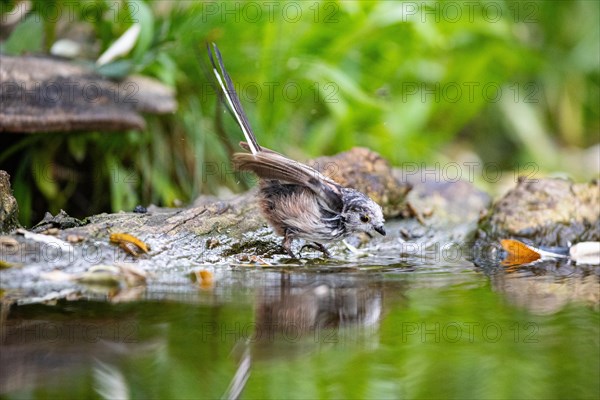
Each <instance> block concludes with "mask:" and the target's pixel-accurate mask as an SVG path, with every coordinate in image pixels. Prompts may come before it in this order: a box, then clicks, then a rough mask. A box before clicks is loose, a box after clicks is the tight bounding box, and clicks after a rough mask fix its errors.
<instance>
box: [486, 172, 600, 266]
mask: <svg viewBox="0 0 600 400" xmlns="http://www.w3.org/2000/svg"><path fill="white" fill-rule="evenodd" d="M509 238H510V239H517V240H520V241H522V242H524V243H527V244H532V245H534V246H536V247H540V246H542V247H565V248H567V247H569V246H570V245H571V244H574V243H578V242H584V241H598V240H600V184H599V182H598V181H593V182H590V183H573V182H572V181H570V180H565V179H558V178H547V179H536V180H524V179H523V180H519V182H518V183H517V186H516V187H515V188H514V189H512V190H510V191H509V192H508V193H507V194H506V195H505V196H504V197H503V198H501V199H500V200H498V201H497V202H496V203H495V204H494V206H493V208H492V209H491V210H490V212H489V213H488V214H487V215H486V217H485V218H484V219H483V220H482V221H481V223H480V229H479V230H478V232H477V240H476V242H475V246H476V247H477V248H482V249H487V250H486V251H483V252H482V254H481V257H480V259H478V260H476V261H477V262H478V263H479V264H482V265H485V264H486V263H492V264H495V263H496V261H498V258H499V243H498V242H499V241H500V240H501V239H509Z"/></svg>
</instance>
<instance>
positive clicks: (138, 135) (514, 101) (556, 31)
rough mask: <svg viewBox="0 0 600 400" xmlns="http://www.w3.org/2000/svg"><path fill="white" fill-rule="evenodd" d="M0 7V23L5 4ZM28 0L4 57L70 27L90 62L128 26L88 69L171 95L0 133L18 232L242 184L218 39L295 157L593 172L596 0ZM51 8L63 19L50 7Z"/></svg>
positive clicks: (599, 44) (263, 123)
mask: <svg viewBox="0 0 600 400" xmlns="http://www.w3.org/2000/svg"><path fill="white" fill-rule="evenodd" d="M1 4H2V12H3V16H5V15H8V14H10V13H11V12H12V8H13V7H14V6H15V2H14V1H8V2H7V1H2V3H1ZM30 4H31V11H30V12H29V14H28V16H27V17H26V18H23V19H22V20H21V22H20V23H19V24H18V25H17V26H16V27H15V28H14V30H13V31H12V33H11V34H10V35H7V37H4V41H3V42H2V44H1V47H0V49H1V51H2V52H3V53H6V54H23V53H45V52H48V51H49V49H50V48H51V46H52V44H53V43H55V42H56V41H57V40H59V39H61V38H65V37H68V38H72V39H75V40H77V41H80V42H81V43H82V44H83V46H82V49H83V51H82V52H81V53H80V55H79V57H78V61H81V60H91V61H93V60H95V59H96V58H97V57H98V56H99V55H100V54H101V53H102V52H103V51H104V50H105V49H107V48H108V47H109V46H110V45H111V44H112V43H114V41H115V40H116V39H117V38H119V37H120V36H121V35H122V34H123V33H124V32H125V31H126V30H127V29H128V28H129V27H130V26H131V25H132V23H133V22H138V23H140V25H141V34H140V37H139V39H138V41H137V43H136V47H135V48H134V49H133V50H132V51H131V52H130V53H129V54H128V55H126V56H125V57H122V58H120V59H118V60H116V61H115V62H114V63H112V64H111V65H108V66H105V68H103V69H102V70H101V71H100V72H102V73H104V74H106V75H109V76H111V77H115V78H117V79H118V78H120V77H123V76H124V75H126V74H129V73H139V74H143V75H148V76H152V77H155V78H157V79H159V80H160V81H162V82H164V83H165V84H167V85H169V86H172V87H173V88H175V90H176V93H177V100H178V102H179V106H178V110H177V112H176V113H175V114H173V115H164V116H148V117H147V128H146V130H145V131H143V132H133V131H132V132H80V133H64V134H55V133H53V134H35V135H9V134H6V133H4V134H2V136H1V137H0V146H1V147H0V168H1V169H5V170H7V171H8V172H9V173H10V174H11V176H12V185H13V189H14V192H15V195H16V197H17V200H18V202H19V205H20V210H21V221H22V223H23V224H25V225H31V224H32V223H35V222H37V221H38V220H39V219H40V218H41V217H42V216H43V213H44V212H45V211H50V212H52V213H56V212H58V211H59V210H60V209H61V208H62V209H65V210H66V211H67V212H68V213H70V214H71V215H73V216H76V217H83V216H87V215H91V214H94V213H98V212H103V211H111V210H112V211H118V210H131V209H132V208H133V207H135V206H136V205H137V204H143V205H147V204H150V203H154V204H158V205H163V206H176V205H181V204H186V203H188V202H190V201H191V200H193V199H194V198H195V197H196V196H198V195H199V194H201V193H211V194H218V195H224V194H225V193H228V192H229V191H239V190H243V189H244V188H245V187H246V186H247V185H245V184H241V185H240V184H239V182H238V181H239V178H238V177H236V175H234V174H232V173H231V168H230V166H229V153H230V152H231V150H232V149H237V142H238V141H239V140H241V139H242V135H241V132H240V131H239V130H238V129H237V127H236V126H235V124H234V123H233V121H232V120H231V118H230V117H229V116H228V115H225V114H223V107H217V105H216V103H217V102H216V96H215V93H214V89H213V88H212V86H211V84H210V83H209V79H208V77H207V75H206V70H205V68H203V65H202V64H203V63H206V62H207V56H206V50H205V43H206V42H216V43H217V44H218V45H219V47H220V49H221V51H222V53H223V57H224V61H225V64H226V66H227V68H228V70H229V73H230V74H231V76H232V78H233V80H234V82H235V83H236V85H237V88H238V91H239V94H240V97H241V100H242V103H243V105H244V107H245V108H246V112H247V114H248V116H249V119H250V121H251V123H252V125H253V127H254V129H255V131H256V133H257V136H258V138H259V141H260V142H261V144H263V145H264V146H266V147H270V148H273V149H276V150H278V151H280V152H283V153H285V154H287V155H289V156H290V157H292V158H296V159H299V160H306V159H307V158H309V157H316V156H320V155H326V154H333V153H336V152H339V151H343V150H347V149H349V148H351V147H353V146H366V147H369V148H371V149H373V150H375V151H377V152H379V153H381V154H382V155H383V156H384V157H386V158H387V159H389V160H390V162H391V163H392V164H394V165H397V166H399V167H402V166H405V167H406V166H407V165H410V167H411V168H412V167H414V166H417V167H427V168H430V169H436V170H437V174H438V175H437V176H438V177H439V179H446V178H449V179H454V178H455V176H456V172H455V171H456V170H455V169H454V170H452V171H450V170H448V169H445V166H447V165H453V168H454V166H456V165H458V166H459V169H458V171H459V174H460V175H461V177H462V178H463V179H468V180H472V181H474V182H475V184H477V185H478V186H480V187H482V188H483V189H485V190H488V191H491V192H492V193H497V192H498V190H499V189H498V187H500V186H502V184H503V183H505V184H507V185H510V184H514V178H515V176H516V175H518V174H525V175H528V176H536V177H539V176H543V175H546V174H558V175H564V176H570V177H572V178H574V179H577V180H587V179H592V178H596V177H598V163H600V161H599V160H598V159H599V155H598V154H599V152H600V147H599V144H598V143H599V141H600V139H599V136H600V115H599V113H600V100H599V97H600V88H599V83H600V82H599V70H600V69H599V64H600V54H599V52H600V50H599V49H600V31H599V29H600V28H599V24H598V20H599V18H600V8H599V3H598V2H596V1H586V0H581V1H525V2H518V1H489V2H457V1H447V2H433V1H419V2H394V1H360V2H359V1H343V2H331V1H299V2H288V3H273V2H252V3H245V2H187V1H155V2H140V1H135V2H134V1H131V2H125V1H123V2H114V1H97V0H95V1H83V0H79V1H78V2H68V1H65V2H61V1H47V0H41V1H32V2H30ZM49 7H55V8H56V9H58V10H67V9H68V10H72V13H71V12H69V13H67V12H64V15H63V17H62V18H60V19H56V18H49V17H48V12H49V10H50V8H49ZM90 10H94V11H98V12H94V13H90ZM3 36H4V35H3ZM407 163H410V164H407ZM449 163H455V164H449ZM207 165H211V166H215V165H216V166H218V168H217V171H218V172H217V173H214V172H210V173H209V169H208V168H207ZM211 168H212V167H211ZM490 168H491V169H493V170H494V171H496V170H499V171H502V173H501V174H499V175H498V174H495V173H494V174H492V175H491V176H492V177H493V178H492V177H490V175H489V174H486V173H485V171H486V170H489V169H490ZM36 171H38V173H36ZM39 171H44V173H43V174H40V173H39ZM210 171H214V169H210ZM445 173H447V174H449V176H445Z"/></svg>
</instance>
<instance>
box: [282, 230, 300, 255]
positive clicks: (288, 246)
mask: <svg viewBox="0 0 600 400" xmlns="http://www.w3.org/2000/svg"><path fill="white" fill-rule="evenodd" d="M292 240H293V239H292V238H291V237H290V236H289V235H288V234H287V232H286V233H285V234H284V235H283V242H281V247H283V249H284V250H285V252H286V253H288V254H289V256H290V257H292V258H297V257H296V255H295V254H294V252H293V251H292Z"/></svg>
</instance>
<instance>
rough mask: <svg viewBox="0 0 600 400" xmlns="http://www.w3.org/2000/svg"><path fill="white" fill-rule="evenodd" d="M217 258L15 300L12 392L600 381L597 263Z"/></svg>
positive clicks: (152, 393) (584, 389) (344, 392)
mask: <svg viewBox="0 0 600 400" xmlns="http://www.w3.org/2000/svg"><path fill="white" fill-rule="evenodd" d="M212 268H213V271H214V274H215V280H214V282H213V283H212V284H209V285H200V284H199V283H198V282H195V281H194V279H191V278H190V277H191V276H193V272H194V271H190V270H186V269H185V268H182V269H181V270H175V271H170V276H169V277H168V279H162V280H160V279H159V280H158V281H156V282H154V283H153V282H151V283H150V284H149V285H148V286H147V287H144V288H133V289H129V290H134V291H135V290H137V292H135V293H133V295H131V293H129V296H128V293H120V296H121V298H120V299H127V298H130V299H134V300H132V301H127V302H121V303H115V302H114V301H113V302H110V301H107V299H108V297H107V296H106V294H98V295H95V296H94V295H90V296H89V298H88V299H87V300H82V299H79V300H71V301H69V300H61V301H58V302H56V303H55V304H45V305H42V304H31V305H21V306H15V305H13V306H11V307H10V308H9V307H6V306H4V307H3V310H2V313H3V315H2V321H3V326H2V332H1V334H2V336H1V339H2V347H1V348H0V349H1V353H0V368H1V369H2V374H1V378H0V390H1V394H2V397H4V398H14V399H16V398H127V397H130V398H144V399H150V398H160V399H167V398H177V399H181V398H223V397H225V398H227V397H236V396H240V397H242V398H303V399H306V398H378V399H379V398H461V399H467V398H473V399H475V398H477V399H482V398H545V399H550V398H571V399H573V398H589V399H596V398H598V397H599V396H600V378H599V376H600V343H599V342H600V318H599V315H600V314H599V312H598V308H597V304H598V303H597V288H598V277H597V276H596V275H595V274H581V273H579V274H574V275H575V276H571V277H558V276H555V275H552V274H534V273H531V272H519V271H517V272H514V273H507V272H505V271H500V272H496V273H494V274H489V273H483V272H482V271H480V270H478V269H477V268H475V267H473V266H468V265H467V264H465V265H454V266H447V267H444V266H439V265H436V266H428V265H419V266H416V267H415V266H413V267H409V266H407V265H391V266H386V267H371V266H365V265H362V266H355V267H349V266H333V267H331V266H330V267H327V266H323V265H321V266H310V265H307V266H305V267H301V268H300V267H284V268H271V269H265V268H261V267H242V266H232V265H229V266H213V267H212ZM190 272H191V273H190ZM586 275H587V276H586ZM114 299H115V298H114V297H113V300H114Z"/></svg>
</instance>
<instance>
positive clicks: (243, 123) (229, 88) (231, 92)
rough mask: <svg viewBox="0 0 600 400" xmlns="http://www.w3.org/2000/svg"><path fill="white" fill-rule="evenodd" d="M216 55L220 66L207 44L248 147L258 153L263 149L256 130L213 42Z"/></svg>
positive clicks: (220, 83) (216, 74)
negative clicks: (251, 124)
mask: <svg viewBox="0 0 600 400" xmlns="http://www.w3.org/2000/svg"><path fill="white" fill-rule="evenodd" d="M212 45H213V48H214V51H215V55H216V56H217V62H218V63H219V67H218V68H217V65H216V64H215V60H214V58H213V54H212V51H211V49H210V46H209V45H208V44H207V45H206V47H207V50H208V56H209V57H210V62H211V64H212V67H213V72H214V74H215V76H216V78H217V81H218V82H219V86H220V87H221V90H222V91H223V95H224V96H225V98H226V99H227V104H228V105H229V107H230V109H231V112H232V113H233V115H234V117H235V120H236V122H237V123H238V125H239V127H240V129H241V130H242V132H243V133H244V136H245V137H246V141H247V142H248V147H249V149H250V151H251V152H252V154H256V153H258V152H259V151H261V150H262V148H261V147H260V145H259V144H258V141H257V140H256V137H255V136H254V132H252V127H251V126H250V122H248V118H247V117H246V113H245V112H244V109H243V107H242V104H241V103H240V99H239V97H238V95H237V92H236V91H235V88H234V87H233V82H232V81H231V77H230V76H229V74H228V73H227V70H226V69H225V66H224V65H223V58H222V57H221V52H220V51H219V48H218V47H217V45H216V44H215V43H213V44H212Z"/></svg>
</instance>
